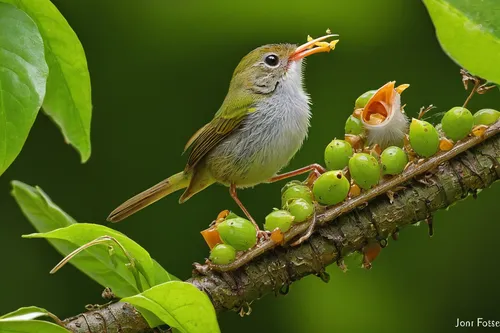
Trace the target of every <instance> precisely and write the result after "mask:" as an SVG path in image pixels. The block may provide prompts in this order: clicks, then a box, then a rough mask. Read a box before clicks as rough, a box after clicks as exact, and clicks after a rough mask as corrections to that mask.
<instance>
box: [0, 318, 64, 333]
mask: <svg viewBox="0 0 500 333" xmlns="http://www.w3.org/2000/svg"><path fill="white" fill-rule="evenodd" d="M35 332H43V333H68V332H69V331H68V330H67V329H65V328H64V327H61V326H59V325H56V324H53V323H49V322H48V321H41V320H30V321H4V320H2V319H0V333H35Z"/></svg>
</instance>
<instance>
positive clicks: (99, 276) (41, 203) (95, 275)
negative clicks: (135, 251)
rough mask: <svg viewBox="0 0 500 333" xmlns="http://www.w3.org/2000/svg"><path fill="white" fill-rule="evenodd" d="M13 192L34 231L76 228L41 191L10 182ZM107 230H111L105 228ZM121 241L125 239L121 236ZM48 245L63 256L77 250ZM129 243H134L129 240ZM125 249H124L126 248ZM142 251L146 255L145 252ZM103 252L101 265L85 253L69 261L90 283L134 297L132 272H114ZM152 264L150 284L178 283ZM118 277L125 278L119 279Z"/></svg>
mask: <svg viewBox="0 0 500 333" xmlns="http://www.w3.org/2000/svg"><path fill="white" fill-rule="evenodd" d="M12 188H13V189H12V195H13V196H14V198H15V200H16V201H17V203H18V205H19V206H20V208H21V210H22V212H23V213H24V215H25V216H26V217H27V218H28V220H29V221H30V222H31V224H32V225H33V226H34V227H35V229H36V230H37V231H39V232H42V233H46V232H50V231H54V230H56V229H59V228H64V227H68V226H71V225H77V224H76V221H75V220H74V219H73V218H72V217H71V216H69V215H68V214H67V213H65V212H64V211H63V210H62V209H61V208H59V207H58V206H57V205H56V204H55V203H54V202H52V200H51V199H50V198H49V197H48V195H47V194H45V192H43V191H42V189H41V188H39V187H32V186H29V185H27V184H24V183H22V182H19V181H13V182H12ZM93 226H94V225H93ZM102 228H104V227H102ZM106 230H111V229H107V228H106ZM103 232H104V231H103ZM112 233H116V231H114V230H111V232H109V233H107V234H108V235H109V236H112ZM120 235H121V234H120ZM99 236H102V234H99ZM97 237H98V236H97ZM97 237H95V238H97ZM121 237H125V236H123V235H122V236H121ZM48 241H49V242H50V243H51V244H52V246H54V247H55V248H56V250H57V251H59V252H60V253H61V254H62V255H63V256H66V255H68V254H69V253H71V252H72V251H73V250H75V248H76V247H77V246H76V245H75V244H74V243H71V242H68V241H67V240H61V239H55V238H50V239H48ZM129 241H130V242H133V241H131V240H129ZM133 243H134V242H133ZM134 244H135V246H138V247H140V246H139V245H137V244H136V243H134ZM124 245H125V247H126V248H127V245H126V244H124ZM100 247H103V246H100ZM127 249H128V248H127ZM140 249H142V248H140ZM89 250H95V249H89ZM142 250H143V251H145V250H144V249H142ZM139 251H140V250H139ZM104 252H105V253H102V251H101V254H103V255H104V256H105V257H106V258H105V260H104V263H102V262H100V261H98V260H95V259H94V258H93V257H92V256H91V255H89V254H88V253H87V252H83V253H81V254H79V255H77V256H76V257H75V258H73V259H72V260H71V263H72V264H73V265H74V266H75V267H77V268H78V269H79V270H81V271H82V272H84V273H85V274H87V275H88V276H90V277H91V278H92V279H94V280H95V281H97V282H98V283H100V284H101V285H102V286H105V287H110V288H111V289H112V290H113V292H114V293H115V295H117V296H119V297H125V296H130V295H134V294H137V293H138V292H139V290H137V288H136V286H135V281H134V279H133V276H132V274H131V272H130V271H128V270H126V271H124V270H123V269H121V270H119V271H117V270H115V269H114V264H113V261H112V260H110V259H109V252H107V251H104ZM131 252H132V251H131ZM114 253H117V254H119V255H122V253H121V252H120V251H119V250H118V249H116V250H115V251H114ZM148 256H149V254H148ZM146 260H148V259H146ZM151 260H152V259H151ZM152 263H153V276H154V278H153V280H154V281H155V283H156V284H158V283H162V282H166V281H171V280H178V279H177V278H176V277H175V276H173V275H171V274H169V273H168V272H167V271H166V270H165V269H163V267H161V266H160V264H158V263H157V262H156V261H154V260H152ZM120 266H123V265H120ZM110 267H111V268H112V271H110ZM121 273H123V274H125V275H124V276H122V275H121Z"/></svg>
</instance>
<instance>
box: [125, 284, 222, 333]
mask: <svg viewBox="0 0 500 333" xmlns="http://www.w3.org/2000/svg"><path fill="white" fill-rule="evenodd" d="M122 301H123V302H128V303H130V304H132V305H134V306H137V307H138V308H139V310H141V309H146V310H148V311H150V312H152V313H153V314H154V315H155V316H157V317H158V318H159V319H161V320H162V321H163V322H164V323H166V324H167V325H169V326H171V327H174V328H177V329H178V330H179V331H181V332H182V333H216V332H220V330H219V325H218V323H217V317H216V314H215V309H214V307H213V306H212V303H211V302H210V299H209V298H208V296H207V295H206V294H205V293H203V292H202V291H200V290H199V289H197V288H196V287H195V286H193V285H192V284H190V283H186V282H181V281H171V282H166V283H163V284H160V285H158V286H155V287H153V288H151V289H148V290H146V291H144V292H143V293H141V294H139V295H135V296H131V297H127V298H124V299H122ZM148 322H149V320H148Z"/></svg>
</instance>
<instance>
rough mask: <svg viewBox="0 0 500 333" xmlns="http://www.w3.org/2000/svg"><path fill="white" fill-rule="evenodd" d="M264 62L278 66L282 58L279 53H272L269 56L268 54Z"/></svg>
mask: <svg viewBox="0 0 500 333" xmlns="http://www.w3.org/2000/svg"><path fill="white" fill-rule="evenodd" d="M264 62H265V63H266V65H268V66H271V67H276V66H278V64H279V62H280V59H279V58H278V56H277V55H275V54H270V55H268V56H266V58H265V59H264Z"/></svg>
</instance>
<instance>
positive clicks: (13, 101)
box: [0, 2, 48, 175]
mask: <svg viewBox="0 0 500 333" xmlns="http://www.w3.org/2000/svg"><path fill="white" fill-rule="evenodd" d="M47 75H48V68H47V63H46V62H45V58H44V49H43V41H42V37H41V35H40V33H39V31H38V28H37V26H36V24H35V22H33V20H32V19H31V18H30V17H29V16H28V15H26V14H25V13H24V12H22V11H21V10H19V9H17V8H16V7H14V6H11V5H9V4H6V3H1V2H0V175H1V174H2V173H3V172H4V171H5V170H6V169H7V168H8V167H9V165H10V164H11V163H12V162H13V161H14V159H15V158H16V156H17V155H18V154H19V152H20V151H21V149H22V147H23V145H24V142H25V141H26V138H27V137H28V134H29V131H30V129H31V126H32V125H33V122H34V121H35V118H36V115H37V113H38V110H39V109H40V106H41V105H42V101H43V97H44V96H45V86H46V83H47Z"/></svg>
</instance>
